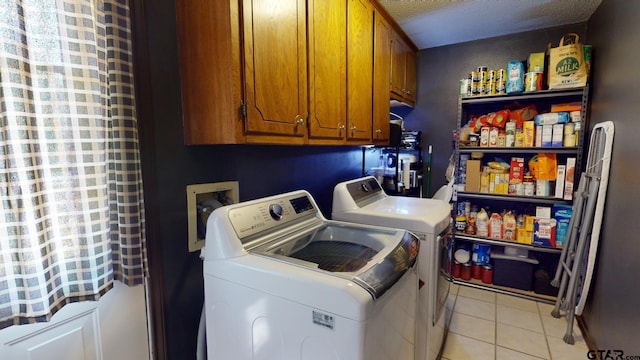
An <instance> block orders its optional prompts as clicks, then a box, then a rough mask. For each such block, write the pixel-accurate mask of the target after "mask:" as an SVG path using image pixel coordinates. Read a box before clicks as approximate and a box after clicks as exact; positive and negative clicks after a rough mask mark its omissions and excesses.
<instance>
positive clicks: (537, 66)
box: [527, 52, 544, 72]
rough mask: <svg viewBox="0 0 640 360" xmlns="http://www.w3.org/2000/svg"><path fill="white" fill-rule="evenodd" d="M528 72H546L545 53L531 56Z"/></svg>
mask: <svg viewBox="0 0 640 360" xmlns="http://www.w3.org/2000/svg"><path fill="white" fill-rule="evenodd" d="M527 72H544V53H543V52H539V53H531V54H529V61H528V67H527Z"/></svg>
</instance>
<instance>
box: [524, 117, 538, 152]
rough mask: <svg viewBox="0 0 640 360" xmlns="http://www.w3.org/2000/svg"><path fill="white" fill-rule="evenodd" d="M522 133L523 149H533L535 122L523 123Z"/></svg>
mask: <svg viewBox="0 0 640 360" xmlns="http://www.w3.org/2000/svg"><path fill="white" fill-rule="evenodd" d="M522 132H523V133H524V143H523V144H522V145H523V146H524V147H533V146H534V145H535V140H536V123H535V121H533V120H531V121H525V122H523V124H522Z"/></svg>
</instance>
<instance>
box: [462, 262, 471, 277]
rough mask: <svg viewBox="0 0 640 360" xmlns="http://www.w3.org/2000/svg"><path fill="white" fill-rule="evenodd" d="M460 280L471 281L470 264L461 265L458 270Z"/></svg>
mask: <svg viewBox="0 0 640 360" xmlns="http://www.w3.org/2000/svg"><path fill="white" fill-rule="evenodd" d="M460 278H461V279H462V280H471V263H470V262H466V263H464V264H462V267H461V269H460Z"/></svg>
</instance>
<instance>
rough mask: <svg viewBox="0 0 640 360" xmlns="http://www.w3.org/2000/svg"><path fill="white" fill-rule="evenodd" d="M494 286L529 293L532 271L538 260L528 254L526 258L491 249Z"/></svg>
mask: <svg viewBox="0 0 640 360" xmlns="http://www.w3.org/2000/svg"><path fill="white" fill-rule="evenodd" d="M491 259H492V261H493V283H494V285H499V286H507V287H512V288H516V289H521V290H527V291H531V288H532V283H533V269H534V267H535V266H536V265H538V260H536V258H535V257H534V256H533V254H531V253H529V254H528V255H527V256H526V257H523V256H510V255H505V254H504V250H503V249H502V248H497V249H495V250H494V249H491Z"/></svg>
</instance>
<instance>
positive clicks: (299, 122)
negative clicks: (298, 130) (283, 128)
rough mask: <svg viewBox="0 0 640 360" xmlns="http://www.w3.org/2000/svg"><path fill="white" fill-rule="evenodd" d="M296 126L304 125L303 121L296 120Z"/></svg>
mask: <svg viewBox="0 0 640 360" xmlns="http://www.w3.org/2000/svg"><path fill="white" fill-rule="evenodd" d="M296 125H304V119H298V121H296Z"/></svg>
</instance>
